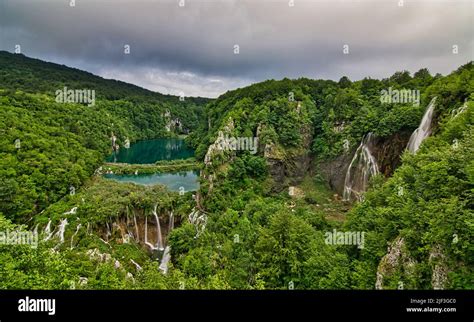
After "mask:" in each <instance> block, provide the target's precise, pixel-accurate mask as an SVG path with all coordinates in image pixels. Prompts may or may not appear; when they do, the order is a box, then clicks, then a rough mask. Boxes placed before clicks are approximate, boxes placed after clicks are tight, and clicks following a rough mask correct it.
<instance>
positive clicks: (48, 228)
mask: <svg viewBox="0 0 474 322" xmlns="http://www.w3.org/2000/svg"><path fill="white" fill-rule="evenodd" d="M44 234H45V235H46V237H45V239H44V240H48V239H50V238H51V235H52V233H51V219H49V221H48V223H47V224H46V227H45V228H44Z"/></svg>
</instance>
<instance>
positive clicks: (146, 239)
mask: <svg viewBox="0 0 474 322" xmlns="http://www.w3.org/2000/svg"><path fill="white" fill-rule="evenodd" d="M145 245H147V246H148V247H150V249H151V250H157V249H158V247H155V246H154V245H153V244H152V243H150V242H148V217H145Z"/></svg>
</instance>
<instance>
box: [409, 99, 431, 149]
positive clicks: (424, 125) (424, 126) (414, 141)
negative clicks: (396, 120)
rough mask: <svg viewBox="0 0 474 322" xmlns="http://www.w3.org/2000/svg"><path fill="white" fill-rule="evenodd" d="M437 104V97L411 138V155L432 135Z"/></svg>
mask: <svg viewBox="0 0 474 322" xmlns="http://www.w3.org/2000/svg"><path fill="white" fill-rule="evenodd" d="M435 102H436V97H435V98H433V99H432V100H431V102H430V104H429V105H428V108H427V109H426V112H425V114H424V115H423V118H422V119H421V123H420V125H419V126H418V128H417V129H416V130H415V131H414V132H413V133H412V134H411V136H410V140H409V141H408V145H407V150H408V151H410V152H411V153H416V151H417V150H418V149H419V148H420V145H421V142H423V141H424V140H425V139H426V138H427V137H428V136H430V134H431V121H432V119H433V114H434V113H433V112H434V108H435Z"/></svg>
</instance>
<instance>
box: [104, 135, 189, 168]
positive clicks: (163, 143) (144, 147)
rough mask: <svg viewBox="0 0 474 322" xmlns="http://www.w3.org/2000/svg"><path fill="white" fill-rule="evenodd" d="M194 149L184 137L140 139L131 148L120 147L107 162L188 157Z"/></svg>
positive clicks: (145, 161) (133, 161) (140, 162)
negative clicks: (185, 141) (189, 146)
mask: <svg viewBox="0 0 474 322" xmlns="http://www.w3.org/2000/svg"><path fill="white" fill-rule="evenodd" d="M193 156H194V151H193V150H192V149H190V148H188V147H187V146H186V144H185V143H184V140H183V139H155V140H145V141H138V142H136V143H133V144H131V145H130V148H129V149H125V148H124V147H123V146H121V147H120V149H119V152H118V153H113V154H112V155H110V156H109V157H107V159H106V161H107V162H119V163H131V164H144V163H155V162H156V161H161V160H178V159H187V158H190V157H193Z"/></svg>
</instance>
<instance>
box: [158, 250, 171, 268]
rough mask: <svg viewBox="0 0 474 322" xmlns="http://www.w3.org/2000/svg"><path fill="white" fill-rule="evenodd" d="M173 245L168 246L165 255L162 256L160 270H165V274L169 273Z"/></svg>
mask: <svg viewBox="0 0 474 322" xmlns="http://www.w3.org/2000/svg"><path fill="white" fill-rule="evenodd" d="M170 250H171V247H170V246H166V248H165V251H164V253H163V257H162V258H161V262H160V267H159V268H160V270H161V271H162V272H163V274H166V273H168V263H169V261H170V259H171V254H170Z"/></svg>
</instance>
